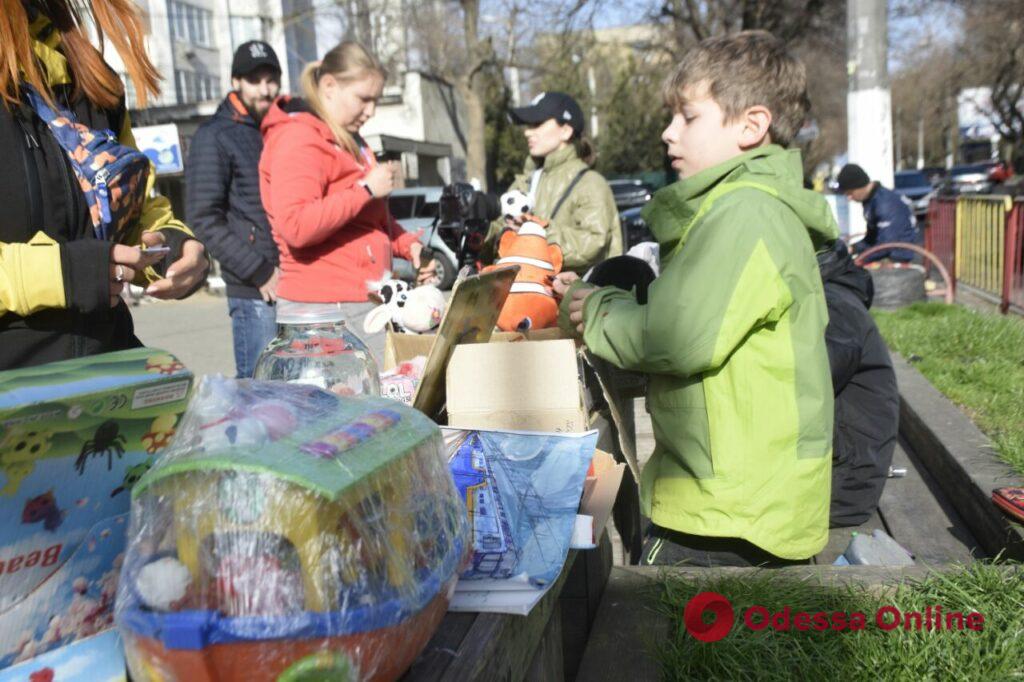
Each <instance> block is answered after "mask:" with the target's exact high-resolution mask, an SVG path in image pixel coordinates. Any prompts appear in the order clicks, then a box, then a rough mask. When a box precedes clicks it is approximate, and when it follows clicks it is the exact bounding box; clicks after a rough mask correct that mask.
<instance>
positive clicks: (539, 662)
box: [526, 609, 565, 682]
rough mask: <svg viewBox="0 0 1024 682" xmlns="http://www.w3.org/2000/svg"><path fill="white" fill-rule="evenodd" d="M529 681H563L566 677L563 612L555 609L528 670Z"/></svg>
mask: <svg viewBox="0 0 1024 682" xmlns="http://www.w3.org/2000/svg"><path fill="white" fill-rule="evenodd" d="M526 679H527V680H528V681H529V682H562V680H564V679H565V671H564V664H563V659H562V614H561V611H559V609H555V610H554V612H553V613H552V614H551V618H550V619H549V620H548V626H547V627H546V628H545V629H544V634H543V636H541V638H540V646H538V647H537V652H536V653H535V654H534V655H533V660H532V661H530V668H529V669H528V670H527V672H526Z"/></svg>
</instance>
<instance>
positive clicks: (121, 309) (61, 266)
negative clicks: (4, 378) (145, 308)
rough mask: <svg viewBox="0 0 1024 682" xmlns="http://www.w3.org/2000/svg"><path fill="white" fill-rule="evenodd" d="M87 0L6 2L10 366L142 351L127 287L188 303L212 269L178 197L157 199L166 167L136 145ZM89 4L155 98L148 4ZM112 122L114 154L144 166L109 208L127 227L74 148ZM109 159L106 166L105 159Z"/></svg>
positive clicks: (1, 330) (2, 82)
mask: <svg viewBox="0 0 1024 682" xmlns="http://www.w3.org/2000/svg"><path fill="white" fill-rule="evenodd" d="M80 6H81V4H80V3H77V2H74V1H73V0H0V158H3V159H4V163H3V164H0V197H3V201H4V210H3V211H2V212H0V370H6V369H13V368H16V367H24V366H29V365H37V364H41V363H45V362H53V361H57V360H66V359H69V358H75V357H82V356H86V355H93V354H96V353H105V352H108V351H114V350H121V349H125V348H130V347H134V346H138V345H141V344H140V343H139V340H138V339H137V338H135V333H134V329H133V326H132V319H131V313H130V312H129V311H128V307H127V306H126V305H125V303H124V302H123V301H122V300H121V296H120V294H121V292H122V290H123V289H124V287H125V286H126V284H127V283H128V282H130V281H133V280H134V281H135V282H136V283H137V284H140V285H148V289H147V292H148V293H150V294H151V295H153V296H156V297H159V298H182V297H184V296H187V295H188V294H190V293H192V291H194V290H195V289H196V288H198V287H199V286H200V285H201V284H202V282H203V280H204V279H205V276H206V270H207V265H208V263H207V260H206V256H205V253H204V249H203V245H202V244H201V243H200V242H198V241H196V240H195V239H194V238H193V237H192V233H191V232H190V231H189V230H188V228H186V227H185V226H184V225H183V224H182V223H181V222H179V221H177V220H175V218H174V216H173V215H172V214H171V207H170V203H169V202H168V201H167V200H166V199H164V198H162V197H154V196H152V192H151V190H152V187H153V183H154V181H155V173H154V172H153V169H152V168H151V167H150V164H149V163H148V162H147V161H146V159H145V157H143V156H142V155H141V153H140V152H138V151H137V150H136V149H135V141H134V138H133V137H132V132H131V121H130V120H129V118H128V112H127V110H126V108H125V102H124V86H123V84H122V83H121V80H120V79H119V78H118V76H117V74H116V73H115V72H114V71H113V70H112V69H111V68H110V67H109V66H107V64H106V63H105V62H104V61H103V56H102V54H101V51H100V50H99V49H97V48H96V47H95V46H94V45H93V44H92V42H91V41H90V39H89V29H88V28H87V25H86V22H85V21H84V20H83V18H82V16H81V15H80V13H79V10H78V8H79V7H80ZM88 7H89V10H90V12H91V14H92V21H91V22H90V23H91V26H92V27H93V28H94V29H95V31H96V33H97V34H98V37H99V40H100V43H101V44H102V42H103V40H104V38H106V39H108V40H110V42H111V43H112V44H113V45H114V48H115V49H116V50H117V52H118V54H119V55H120V56H121V59H122V61H123V62H124V64H125V67H126V69H127V71H128V74H129V76H130V77H131V79H132V81H133V82H134V83H135V86H136V92H137V93H138V94H137V102H138V105H139V106H140V107H141V106H145V103H146V101H147V98H148V97H150V96H153V95H156V94H158V93H159V89H158V87H157V83H158V81H159V78H160V77H159V75H158V74H157V72H156V70H155V69H154V68H153V65H152V63H151V62H150V61H149V58H148V57H147V56H146V53H145V49H144V46H143V30H142V25H141V23H140V20H139V16H138V9H137V7H136V5H135V4H134V3H132V2H129V0H91V2H90V3H89V5H88ZM52 113H56V114H57V115H58V116H61V117H63V118H65V119H68V120H73V122H77V123H78V124H81V126H84V127H85V128H84V129H83V128H72V129H73V130H75V131H77V132H75V133H72V138H67V137H66V135H65V137H64V138H58V137H57V132H56V131H55V129H54V128H53V127H51V126H50V125H48V124H47V122H46V120H45V119H44V116H47V115H49V114H52ZM66 128H68V127H66ZM83 130H84V131H87V132H82V131H83ZM103 130H111V131H114V132H115V138H116V139H113V140H108V141H105V142H104V143H103V144H104V145H106V148H107V149H108V150H109V153H110V154H111V156H107V157H104V159H107V158H113V157H116V158H118V159H119V160H121V161H124V160H127V161H129V162H131V164H132V167H133V168H134V169H135V172H134V174H133V175H132V178H131V183H130V184H129V183H125V184H124V185H117V184H113V185H111V186H110V188H109V197H110V199H109V202H107V203H106V204H104V206H105V207H106V208H110V209H111V210H113V211H114V212H115V213H116V214H117V215H118V216H120V218H119V219H118V220H116V221H115V220H114V218H112V217H111V216H109V215H107V212H103V213H102V214H101V210H100V208H99V206H98V205H97V203H96V202H97V199H96V192H95V191H93V192H92V193H91V194H87V193H86V191H84V187H85V185H84V184H83V182H82V181H81V179H80V177H79V173H80V172H81V169H80V168H76V166H75V164H76V162H77V161H78V160H79V159H80V156H78V155H76V153H75V151H69V150H68V148H67V147H66V146H64V145H65V144H67V143H68V139H77V138H74V135H82V136H91V135H93V134H94V133H93V132H92V131H103ZM65 133H66V130H65ZM82 141H83V142H84V139H83V140H82ZM76 151H77V152H78V153H79V154H80V153H81V151H82V149H81V148H79V149H78V150H76ZM104 159H99V158H96V159H93V160H94V161H95V162H96V163H97V164H99V165H100V166H102V164H103V163H106V161H105V160H104ZM97 177H99V176H98V175H97ZM97 182H99V181H97ZM98 186H99V185H97V187H98ZM93 189H96V188H93ZM97 191H98V190H97ZM108 227H112V228H116V229H110V230H109V231H108V229H107V228H108ZM140 246H145V247H147V248H152V247H161V249H160V250H166V248H167V247H169V253H167V254H166V255H165V254H164V253H157V252H153V251H151V252H150V253H148V254H147V253H145V252H144V251H143V250H142V249H141V248H139V247H140ZM158 251H159V250H158ZM158 261H161V262H162V263H158ZM163 263H169V264H170V265H168V266H166V268H165V266H164V265H163Z"/></svg>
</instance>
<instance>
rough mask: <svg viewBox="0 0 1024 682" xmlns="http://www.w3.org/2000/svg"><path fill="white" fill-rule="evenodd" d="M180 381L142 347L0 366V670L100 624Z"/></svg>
mask: <svg viewBox="0 0 1024 682" xmlns="http://www.w3.org/2000/svg"><path fill="white" fill-rule="evenodd" d="M191 387H192V374H191V373H190V372H189V371H188V370H186V369H185V367H184V366H183V365H182V364H181V363H180V362H179V361H178V360H177V359H176V358H175V357H174V356H172V355H170V354H168V353H165V352H163V351H160V350H155V349H149V348H139V349H134V350H130V351H123V352H119V353H109V354H106V355H98V356H93V357H88V358H81V359H77V360H69V361H66V362H57V363H53V364H49V365H43V366H39V367H31V368H27V369H22V370H14V371H10V372H3V373H0V484H2V487H0V519H4V520H3V521H2V522H0V669H3V668H6V667H7V666H10V665H12V664H13V663H15V662H21V661H24V660H27V659H29V658H31V657H32V656H38V655H40V654H42V653H44V652H46V651H50V650H53V649H57V648H59V647H62V646H66V645H68V644H70V643H71V642H74V641H75V640H77V639H79V638H84V637H87V636H91V635H95V634H97V633H98V632H100V631H102V630H103V629H104V628H109V627H110V626H111V622H112V618H111V617H112V611H113V600H114V588H115V586H116V584H117V572H118V568H119V565H120V558H119V557H120V556H121V555H122V554H123V549H124V542H125V533H126V530H127V524H126V522H125V521H126V519H127V512H128V508H129V498H130V492H129V490H130V488H131V486H132V484H133V483H134V482H135V481H136V480H138V479H139V478H140V477H141V476H142V474H143V473H145V471H146V469H147V468H148V466H149V464H150V463H151V462H152V458H153V456H154V455H156V454H157V453H158V452H159V451H160V450H161V449H162V448H163V447H164V446H166V445H167V444H168V443H169V442H170V439H171V437H172V436H173V435H174V429H175V425H176V422H177V419H178V416H179V415H180V414H181V413H182V412H183V411H184V410H185V405H186V402H187V399H188V395H189V392H190V390H191ZM111 655H113V654H111Z"/></svg>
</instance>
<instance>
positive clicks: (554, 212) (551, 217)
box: [548, 168, 590, 220]
mask: <svg viewBox="0 0 1024 682" xmlns="http://www.w3.org/2000/svg"><path fill="white" fill-rule="evenodd" d="M589 172H590V169H589V168H584V169H583V170H581V171H580V172H579V173H577V174H576V177H575V178H573V179H572V182H570V183H569V186H568V187H566V188H565V191H564V192H562V196H560V197H559V198H558V201H557V202H555V207H554V208H553V209H551V215H549V216H548V220H554V219H555V216H556V215H558V209H560V208H562V204H564V203H565V200H566V199H568V198H569V194H571V193H572V190H573V189H574V188H575V187H576V185H577V184H579V181H580V180H582V179H583V176H584V175H586V174H587V173H589Z"/></svg>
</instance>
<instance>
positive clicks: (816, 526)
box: [556, 31, 838, 565]
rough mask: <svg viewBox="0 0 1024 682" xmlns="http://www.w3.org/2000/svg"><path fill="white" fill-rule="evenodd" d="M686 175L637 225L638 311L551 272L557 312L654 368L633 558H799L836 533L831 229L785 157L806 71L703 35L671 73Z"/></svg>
mask: <svg viewBox="0 0 1024 682" xmlns="http://www.w3.org/2000/svg"><path fill="white" fill-rule="evenodd" d="M665 98H666V101H667V103H668V104H669V105H670V106H671V108H672V112H673V118H672V122H671V124H670V125H669V127H668V128H667V129H666V130H665V132H664V133H663V135H662V140H663V141H664V142H665V144H666V145H667V146H668V154H669V156H670V157H671V159H672V167H673V168H674V169H675V170H676V172H677V173H678V174H679V178H680V180H679V182H676V183H674V184H672V185H670V186H669V187H667V188H665V189H663V190H662V191H660V192H658V193H657V194H656V195H655V197H654V199H653V200H652V201H651V202H650V204H649V205H648V207H647V208H646V209H645V212H644V217H645V219H646V220H647V223H648V224H649V225H650V227H651V230H652V232H653V234H654V235H655V237H656V238H657V240H658V242H659V244H660V248H661V254H662V274H661V276H660V278H659V279H658V280H656V281H655V282H654V283H653V284H652V285H651V287H650V289H649V291H648V300H647V304H646V305H639V304H638V303H637V301H636V299H635V298H634V297H633V296H632V294H630V293H629V292H624V291H622V290H621V289H615V288H610V287H609V288H600V289H598V288H593V287H590V286H589V285H587V284H584V283H583V282H582V281H576V280H575V278H574V277H573V276H572V275H563V276H560V278H559V280H558V281H556V290H558V291H559V293H561V294H563V300H562V304H561V322H562V324H563V325H566V326H571V327H573V328H575V329H576V330H577V332H578V333H580V334H582V336H583V340H584V342H585V343H586V345H587V347H588V348H589V349H590V350H591V352H593V353H595V354H596V355H598V356H600V357H602V358H605V359H606V360H608V361H609V362H612V363H614V364H615V365H617V366H619V367H622V368H624V369H630V370H638V371H643V372H647V373H649V374H650V381H649V392H648V409H649V410H650V413H651V420H652V422H653V426H654V435H655V441H656V447H655V451H654V454H653V456H652V457H651V460H650V462H648V464H647V465H646V467H645V468H644V470H643V472H642V476H641V485H640V488H641V501H642V506H643V510H644V513H645V514H646V515H647V516H649V517H650V519H651V521H652V525H651V527H650V529H649V531H648V536H647V538H646V541H645V545H644V554H643V557H642V559H641V562H642V563H643V564H672V563H677V562H680V561H689V562H691V563H697V564H703V565H747V564H755V565H761V564H765V565H776V564H783V563H788V562H792V561H806V560H807V559H808V558H809V557H812V556H813V555H815V554H816V553H817V552H819V551H821V549H822V548H823V547H824V546H825V543H826V541H827V539H828V516H829V480H830V478H829V477H830V464H831V454H832V418H833V401H832V386H831V379H830V375H829V363H828V356H827V354H826V349H825V338H824V332H825V326H826V323H827V322H828V314H827V312H826V308H825V299H824V295H823V293H822V284H821V277H820V276H819V274H818V265H817V261H816V259H815V252H816V251H817V250H819V249H823V248H824V247H825V245H826V244H827V243H829V242H832V241H833V240H834V239H835V238H836V237H837V235H838V229H837V227H836V224H835V220H834V218H833V217H832V213H831V211H830V209H829V207H828V205H827V204H826V203H825V200H824V198H823V197H822V196H820V195H818V194H816V193H814V192H811V191H808V190H804V189H803V184H802V178H803V171H802V167H801V160H800V153H799V151H797V150H786V149H785V147H786V146H787V145H789V144H790V143H792V141H793V138H794V136H795V135H796V133H797V131H798V129H799V128H800V126H801V124H802V123H803V121H804V117H805V116H806V113H807V110H808V100H807V93H806V72H805V69H804V66H803V64H801V63H800V62H799V61H798V60H797V59H795V58H794V57H792V56H791V55H790V54H789V53H788V52H787V51H786V49H785V46H784V45H783V44H782V43H781V42H780V41H779V40H777V39H776V38H774V37H773V36H771V35H770V34H768V33H765V32H762V31H748V32H744V33H739V34H735V35H732V36H726V37H719V38H711V39H709V40H705V41H704V42H702V43H701V44H700V45H699V46H698V47H697V48H696V49H694V50H692V51H691V52H689V53H688V54H687V55H686V56H685V57H684V58H683V61H682V63H680V64H679V66H678V68H677V70H676V72H675V74H674V75H673V76H672V77H671V78H670V79H669V80H668V81H667V83H666V86H665Z"/></svg>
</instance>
